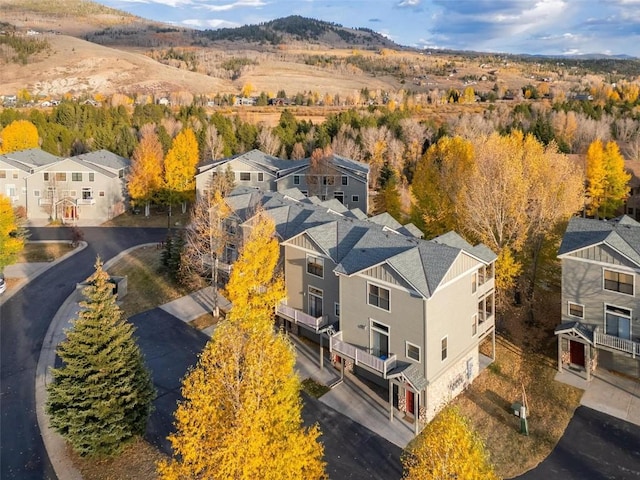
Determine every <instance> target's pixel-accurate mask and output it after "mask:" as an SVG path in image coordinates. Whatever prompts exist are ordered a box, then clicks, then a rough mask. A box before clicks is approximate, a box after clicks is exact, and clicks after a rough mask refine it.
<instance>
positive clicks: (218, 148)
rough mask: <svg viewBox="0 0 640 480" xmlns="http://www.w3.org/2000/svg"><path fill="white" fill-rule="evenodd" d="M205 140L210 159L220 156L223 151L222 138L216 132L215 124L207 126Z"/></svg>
mask: <svg viewBox="0 0 640 480" xmlns="http://www.w3.org/2000/svg"><path fill="white" fill-rule="evenodd" d="M205 140H206V143H207V155H209V157H210V158H211V159H212V160H217V159H218V158H220V157H222V155H223V152H224V141H223V140H222V135H220V134H219V133H218V129H217V128H216V126H215V125H213V124H212V125H208V126H207V132H206V135H205Z"/></svg>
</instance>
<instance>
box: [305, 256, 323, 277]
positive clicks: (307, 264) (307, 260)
mask: <svg viewBox="0 0 640 480" xmlns="http://www.w3.org/2000/svg"><path fill="white" fill-rule="evenodd" d="M309 257H313V258H317V259H318V260H320V261H321V262H322V275H316V274H315V273H311V272H310V271H309ZM304 265H305V268H304V271H305V272H306V273H307V274H308V275H311V276H312V277H316V278H321V279H323V280H324V258H323V257H322V256H320V255H311V254H309V253H307V254H306V255H305V262H304Z"/></svg>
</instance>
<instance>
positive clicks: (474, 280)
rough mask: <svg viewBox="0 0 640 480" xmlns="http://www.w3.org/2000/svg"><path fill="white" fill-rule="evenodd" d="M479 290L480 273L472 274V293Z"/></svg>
mask: <svg viewBox="0 0 640 480" xmlns="http://www.w3.org/2000/svg"><path fill="white" fill-rule="evenodd" d="M477 289H478V272H473V273H472V274H471V293H476V290H477Z"/></svg>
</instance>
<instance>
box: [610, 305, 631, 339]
mask: <svg viewBox="0 0 640 480" xmlns="http://www.w3.org/2000/svg"><path fill="white" fill-rule="evenodd" d="M605 333H606V334H607V335H613V336H614V337H618V338H624V339H626V340H630V339H631V310H627V309H626V308H620V307H614V306H613V305H606V306H605Z"/></svg>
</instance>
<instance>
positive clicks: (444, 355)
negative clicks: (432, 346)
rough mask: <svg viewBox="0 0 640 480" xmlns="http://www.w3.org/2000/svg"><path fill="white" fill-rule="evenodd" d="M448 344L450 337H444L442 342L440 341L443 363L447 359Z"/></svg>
mask: <svg viewBox="0 0 640 480" xmlns="http://www.w3.org/2000/svg"><path fill="white" fill-rule="evenodd" d="M447 344H448V337H444V338H443V339H442V340H440V358H441V359H442V361H443V362H444V361H445V360H446V359H447Z"/></svg>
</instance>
